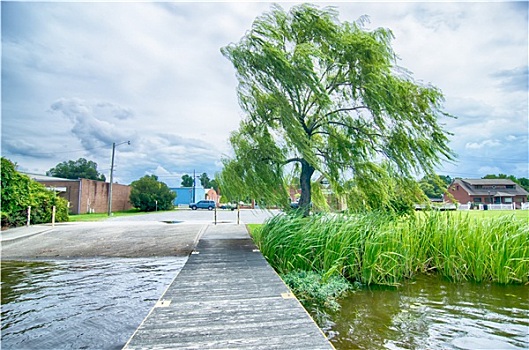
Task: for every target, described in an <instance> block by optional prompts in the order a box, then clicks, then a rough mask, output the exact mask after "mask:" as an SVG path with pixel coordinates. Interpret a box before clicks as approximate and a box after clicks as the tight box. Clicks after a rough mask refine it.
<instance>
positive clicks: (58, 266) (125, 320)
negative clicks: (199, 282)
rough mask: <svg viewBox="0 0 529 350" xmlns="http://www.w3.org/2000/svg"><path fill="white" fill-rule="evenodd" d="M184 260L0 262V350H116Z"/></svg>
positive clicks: (151, 305)
mask: <svg viewBox="0 0 529 350" xmlns="http://www.w3.org/2000/svg"><path fill="white" fill-rule="evenodd" d="M186 260H187V258H161V259H152V258H142V259H114V258H113V259H110V258H109V259H102V258H98V259H92V260H90V259H76V260H56V261H42V260H39V261H2V280H1V286H2V287H1V289H2V337H1V346H2V349H4V350H6V349H16V350H23V349H39V350H46V349H50V350H51V349H53V350H60V349H98V350H99V349H100V350H105V349H121V348H122V347H123V346H124V345H125V343H126V342H127V340H128V339H129V338H130V336H131V335H132V333H133V332H134V331H135V330H136V328H137V327H138V326H139V324H140V323H141V322H142V321H143V319H144V318H145V316H147V314H148V312H149V311H150V309H151V308H152V307H153V306H154V304H155V303H156V301H157V300H158V298H159V297H161V295H162V294H163V292H164V291H165V289H166V288H167V287H168V286H169V284H170V283H171V282H172V280H173V279H174V278H175V277H176V275H177V274H178V272H179V271H180V270H181V269H182V267H183V265H184V264H185V262H186Z"/></svg>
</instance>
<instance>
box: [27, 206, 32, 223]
mask: <svg viewBox="0 0 529 350" xmlns="http://www.w3.org/2000/svg"><path fill="white" fill-rule="evenodd" d="M30 224H31V205H30V206H29V207H28V221H27V224H26V226H28V227H29V225H30Z"/></svg>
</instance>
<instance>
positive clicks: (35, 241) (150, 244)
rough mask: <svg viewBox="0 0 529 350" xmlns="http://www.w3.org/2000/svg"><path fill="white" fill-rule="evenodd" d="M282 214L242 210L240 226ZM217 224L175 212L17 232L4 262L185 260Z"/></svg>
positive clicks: (6, 243) (229, 216) (202, 215)
mask: <svg viewBox="0 0 529 350" xmlns="http://www.w3.org/2000/svg"><path fill="white" fill-rule="evenodd" d="M278 213H279V212H278V211H270V212H269V211H262V210H241V212H240V224H241V225H243V224H248V223H262V222H263V221H264V220H266V219H267V218H269V217H271V216H273V215H277V214H278ZM217 223H218V224H219V225H222V224H225V223H230V224H233V223H237V211H233V212H232V211H218V212H217ZM213 224H214V212H211V211H207V210H206V211H191V210H175V211H174V212H161V213H153V214H148V215H138V216H130V217H117V218H110V219H108V220H105V221H100V222H90V223H63V224H57V225H56V226H55V227H54V228H51V227H50V226H32V227H29V228H17V229H13V230H7V231H4V232H2V239H1V240H2V259H28V258H29V259H32V258H78V257H154V256H158V257H161V256H187V255H189V253H190V252H191V251H192V250H193V249H194V247H195V245H196V243H197V241H198V239H199V238H200V235H201V233H202V232H203V231H204V230H205V229H206V228H207V226H208V225H213Z"/></svg>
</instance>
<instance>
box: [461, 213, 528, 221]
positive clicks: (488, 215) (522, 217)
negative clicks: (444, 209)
mask: <svg viewBox="0 0 529 350" xmlns="http://www.w3.org/2000/svg"><path fill="white" fill-rule="evenodd" d="M452 213H460V214H465V213H467V214H468V215H469V216H470V217H475V218H498V217H501V216H511V215H514V218H515V219H518V220H525V221H526V222H527V221H529V210H465V211H455V212H452Z"/></svg>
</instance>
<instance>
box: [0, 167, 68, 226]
mask: <svg viewBox="0 0 529 350" xmlns="http://www.w3.org/2000/svg"><path fill="white" fill-rule="evenodd" d="M1 180H2V188H1V197H0V198H1V209H2V211H1V213H2V215H1V216H2V227H6V226H7V227H11V226H13V227H16V226H22V225H24V224H26V222H27V209H28V207H29V206H31V218H30V219H31V222H32V223H35V224H40V223H48V222H51V220H52V208H53V207H54V206H55V208H56V212H55V221H57V222H60V221H68V202H67V201H66V200H65V199H63V198H60V197H59V196H57V195H56V194H55V193H54V192H53V191H49V190H47V189H46V187H44V186H43V185H42V184H40V183H38V182H36V181H33V180H31V179H30V178H29V177H28V176H26V175H24V174H21V173H19V172H18V171H16V166H15V164H14V163H13V162H11V161H10V160H9V159H7V158H4V157H2V172H1Z"/></svg>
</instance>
